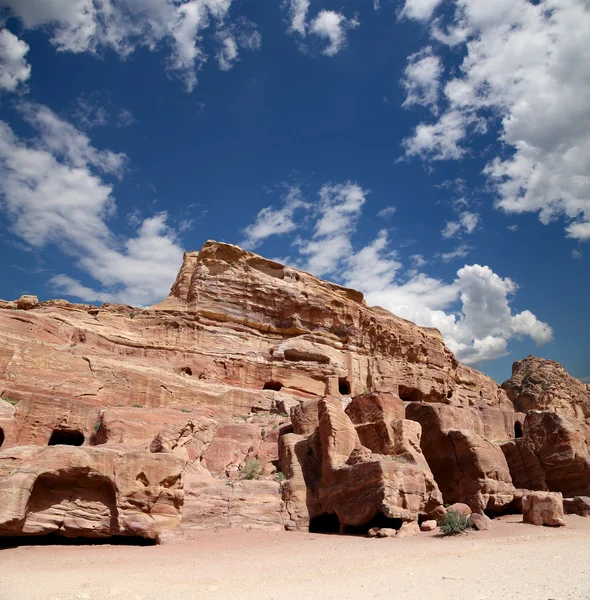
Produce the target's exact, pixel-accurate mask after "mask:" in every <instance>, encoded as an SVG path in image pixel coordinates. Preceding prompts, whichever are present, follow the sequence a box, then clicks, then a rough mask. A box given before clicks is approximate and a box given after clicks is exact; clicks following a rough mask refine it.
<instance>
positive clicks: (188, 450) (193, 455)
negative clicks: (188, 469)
mask: <svg viewBox="0 0 590 600" xmlns="http://www.w3.org/2000/svg"><path fill="white" fill-rule="evenodd" d="M216 429H217V423H216V422H215V421H213V420H212V419H205V418H201V419H195V420H190V421H187V422H186V423H182V424H177V425H171V426H170V427H168V428H166V429H164V431H161V432H160V433H158V435H157V436H156V437H155V438H154V440H153V441H152V443H151V444H150V452H163V453H169V454H175V455H176V456H178V457H179V458H181V459H182V460H183V461H184V462H185V463H187V462H191V463H192V462H194V461H195V460H199V459H200V458H201V457H202V456H203V453H204V452H206V450H207V449H208V448H209V445H210V444H211V441H212V440H213V437H214V436H215V431H216Z"/></svg>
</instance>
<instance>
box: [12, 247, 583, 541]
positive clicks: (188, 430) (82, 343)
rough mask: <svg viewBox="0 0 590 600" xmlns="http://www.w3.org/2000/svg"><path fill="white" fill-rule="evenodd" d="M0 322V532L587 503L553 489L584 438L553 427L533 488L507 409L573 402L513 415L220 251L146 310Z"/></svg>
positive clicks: (531, 424)
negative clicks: (553, 493)
mask: <svg viewBox="0 0 590 600" xmlns="http://www.w3.org/2000/svg"><path fill="white" fill-rule="evenodd" d="M0 309H3V310H0V398H1V400H0V446H2V448H1V449H0V478H1V479H2V480H1V481H0V493H3V494H7V496H6V497H9V496H10V494H11V493H13V495H14V498H15V499H18V501H17V500H14V502H12V503H11V504H10V506H9V507H8V508H7V506H8V505H5V506H4V507H3V506H2V504H1V503H0V535H14V534H33V533H48V532H52V531H54V532H57V533H60V534H62V535H87V536H104V535H112V534H115V533H118V534H123V535H142V536H146V537H152V538H156V539H165V538H166V536H182V535H188V534H190V530H191V529H195V528H203V527H216V526H241V527H264V528H285V527H286V528H288V529H293V528H300V529H301V528H303V529H305V528H307V527H309V526H311V527H312V528H313V527H314V523H315V526H316V527H319V528H322V527H325V526H326V525H325V519H327V520H328V522H329V521H330V519H331V518H332V517H334V518H336V519H337V520H338V528H340V529H345V530H346V528H349V529H350V528H353V529H354V528H359V527H360V528H361V529H362V528H363V527H366V526H368V524H369V523H371V522H374V521H375V519H388V520H389V524H390V525H391V522H393V521H395V522H396V523H397V522H398V521H399V523H401V522H402V521H406V522H407V521H413V520H417V519H424V518H427V517H431V516H436V515H439V516H440V514H442V512H444V509H442V502H443V501H444V502H455V501H461V502H466V503H468V504H469V506H470V507H471V509H472V510H474V511H480V512H481V511H484V510H486V511H488V512H490V513H494V512H501V511H502V510H504V509H506V508H509V507H511V506H513V500H514V498H518V497H519V495H518V494H517V493H516V488H515V485H514V483H517V482H518V483H517V486H520V487H523V486H524V485H525V483H526V484H527V485H528V486H529V487H530V486H532V483H531V482H537V488H538V489H541V490H545V489H552V488H551V485H553V482H556V481H557V482H559V481H562V480H563V481H567V482H568V486H569V487H568V486H566V487H567V489H568V490H572V489H575V490H583V489H586V488H585V487H584V485H583V484H582V485H579V486H577V485H570V484H572V481H577V480H578V479H577V478H578V475H579V474H581V475H580V476H581V477H586V476H587V470H586V468H585V467H584V464H585V463H584V460H585V458H584V452H587V447H586V445H585V444H586V440H585V439H584V437H583V436H582V438H580V437H579V436H577V437H576V436H572V435H570V434H567V435H566V433H567V432H569V431H570V429H571V425H569V424H566V425H564V424H563V423H561V422H560V423H559V424H556V425H555V427H554V430H555V431H554V434H555V435H557V436H558V437H560V436H561V437H563V438H564V439H565V440H566V441H565V442H564V443H565V445H566V446H567V448H570V447H571V446H572V444H575V445H576V447H575V450H572V452H573V453H574V454H575V460H574V459H572V461H573V462H571V461H570V463H571V464H570V463H568V462H567V456H569V455H568V452H567V448H566V450H564V451H562V452H561V456H562V459H563V460H562V464H563V465H565V466H564V469H565V471H564V473H562V474H561V475H560V472H559V469H558V470H557V472H556V471H555V469H553V470H551V469H549V466H548V464H547V462H545V463H541V464H540V465H537V464H536V463H535V465H534V468H535V469H540V471H541V473H542V475H543V476H536V475H535V477H536V478H535V477H533V476H532V475H530V473H529V471H530V468H529V471H527V468H525V467H524V466H523V465H522V464H521V463H522V459H519V457H520V456H524V454H523V452H525V451H524V450H522V448H521V446H522V447H523V448H524V444H525V441H523V442H520V441H518V440H515V438H520V437H521V436H523V440H527V439H529V438H530V439H533V438H534V437H535V436H534V435H533V433H534V431H533V430H536V429H535V428H537V429H538V428H539V427H541V426H542V427H544V428H545V429H547V427H551V426H552V425H549V424H548V423H553V421H551V420H549V421H547V419H533V418H532V417H531V418H529V416H528V415H527V418H526V419H525V415H524V414H521V413H520V412H517V411H515V409H514V405H516V407H517V409H518V410H520V409H522V410H523V412H526V411H528V410H529V409H530V408H543V409H546V410H553V409H555V410H557V409H556V408H555V407H557V406H559V410H558V411H557V412H560V411H562V412H563V414H564V416H567V417H568V418H573V419H574V424H575V423H580V422H581V421H579V419H581V418H586V417H587V413H586V412H585V408H584V406H586V404H585V401H579V399H578V397H576V398H573V396H570V397H569V398H568V396H567V394H566V393H561V392H560V393H559V395H558V396H552V398H553V399H552V400H547V401H545V400H542V401H539V402H537V404H535V403H534V402H533V401H531V400H530V399H529V400H526V402H525V401H524V400H522V397H523V392H522V391H521V390H522V389H523V385H524V386H525V387H526V385H528V384H524V383H522V381H524V380H523V379H522V378H521V380H519V382H516V383H515V382H514V381H513V380H514V377H513V380H511V381H513V384H510V385H507V384H508V382H507V384H505V386H504V387H505V389H503V388H501V387H500V386H498V385H497V384H496V383H495V382H494V381H493V380H491V379H490V378H489V377H487V376H485V375H483V374H482V373H479V372H478V371H476V370H474V369H471V368H469V367H467V366H465V365H462V364H461V363H459V362H458V361H457V360H456V359H455V357H454V356H453V354H452V353H451V352H450V351H449V350H448V349H447V348H446V347H445V345H444V343H443V340H442V338H441V335H440V333H439V332H438V331H436V330H434V329H428V328H422V327H418V326H416V325H414V324H413V323H410V322H408V321H405V320H403V319H400V318H398V317H396V316H394V315H392V314H391V313H389V312H387V311H385V310H384V309H382V308H379V307H373V308H371V307H369V306H367V305H366V303H365V301H364V298H363V295H362V294H361V293H360V292H358V291H355V290H350V289H346V288H343V287H341V286H338V285H335V284H332V283H329V282H325V281H321V280H319V279H317V278H315V277H313V276H311V275H309V274H308V273H304V272H301V271H296V270H294V269H291V268H289V267H285V266H283V265H281V264H278V263H276V262H273V261H269V260H267V259H264V258H262V257H260V256H257V255H255V254H253V253H250V252H245V251H243V250H241V249H240V248H238V247H236V246H231V245H228V244H220V243H216V242H207V243H206V244H205V245H204V246H203V248H202V249H201V251H199V252H190V253H186V254H185V257H184V261H183V265H182V267H181V269H180V272H179V275H178V277H177V279H176V281H175V283H174V285H173V287H172V290H171V293H170V295H169V297H168V298H167V299H165V300H164V301H163V302H161V303H159V304H156V305H154V306H152V307H151V308H149V309H143V310H142V309H137V308H133V307H129V306H122V305H109V304H104V305H102V306H101V307H100V308H98V307H95V306H92V305H85V304H71V303H69V302H66V301H64V300H52V301H48V302H42V303H38V302H37V300H36V298H35V297H33V296H28V297H23V298H21V300H19V301H18V302H2V301H0ZM527 360H528V359H527ZM558 375H559V377H558V376H557V375H556V376H554V377H553V381H555V382H557V381H558V380H559V381H560V382H561V381H562V380H563V377H561V376H562V374H561V373H558ZM560 377H561V379H560ZM527 381H529V380H527ZM578 383H579V382H578ZM569 385H570V384H567V385H566V387H567V386H569ZM580 385H582V384H580ZM519 386H520V387H519ZM554 387H556V389H557V388H558V389H559V390H561V389H562V387H563V385H562V383H555V384H554ZM570 387H571V386H570ZM541 388H543V386H541ZM527 389H528V388H527ZM568 389H569V388H568ZM505 390H507V391H508V394H507V393H506V391H505ZM586 392H587V389H586ZM527 394H528V392H526V390H525V392H524V396H526V397H527V398H529V397H530V394H528V395H527ZM509 396H510V397H509ZM555 398H558V400H555ZM351 399H353V400H352V402H351ZM513 402H514V405H513ZM531 402H533V404H531ZM345 407H347V408H346V410H344V408H345ZM576 419H578V420H576ZM568 423H569V421H568ZM541 424H542V425H541ZM584 426H585V424H584ZM568 428H570V429H568ZM523 430H524V434H523ZM555 432H556V433H555ZM560 432H565V433H560ZM564 436H565V437H564ZM568 436H569V437H568ZM560 439H561V438H560ZM511 440H513V441H511ZM568 440H571V441H570V442H568ZM527 443H528V442H527ZM510 444H513V446H514V448H512V446H510ZM568 444H569V446H568ZM68 445H69V446H83V448H81V449H67V448H66V449H64V446H68ZM47 446H49V447H47ZM529 446H530V444H529ZM529 446H527V448H529ZM41 447H45V448H41ZM41 450H42V452H41ZM531 452H533V453H534V449H532V450H531ZM544 452H545V454H547V451H546V450H545V451H544ZM162 454H164V455H166V454H169V455H172V456H171V457H170V458H171V459H172V458H173V459H174V460H168V459H160V458H158V456H160V455H162ZM564 456H565V457H566V458H563V457H564ZM519 460H520V462H519ZM527 460H528V459H527ZM154 461H155V462H154ZM529 462H530V461H529ZM527 464H528V463H527ZM138 465H139V466H141V465H152V466H150V467H149V469H148V467H147V466H146V467H145V468H143V467H142V468H141V469H139V470H138ZM178 465H180V479H178V478H177V477H176V475H175V474H176V473H177V470H178ZM572 465H573V466H572ZM23 469H25V470H26V471H27V472H28V473H29V475H30V476H29V479H27V480H26V481H24V480H23V479H22V475H21V473H22V472H23ZM146 469H148V470H149V472H148V470H146ZM547 469H549V470H550V471H551V472H550V473H549V472H547ZM535 473H536V472H535ZM572 473H573V475H572ZM537 475H538V474H537ZM122 477H123V478H127V479H129V481H126V482H125V485H123V484H121V483H118V482H120V481H121V478H122ZM285 477H286V481H283V479H284V478H285ZM513 479H514V481H513ZM74 480H75V481H76V482H77V483H76V489H77V490H79V494H78V497H77V498H78V500H76V499H73V500H72V499H71V498H70V499H69V500H68V502H70V504H67V503H65V504H64V500H63V498H62V497H61V496H60V493H61V492H60V490H63V489H66V488H67V487H68V485H69V483H71V482H72V481H74ZM125 486H127V487H125ZM537 488H533V489H537ZM11 490H12V492H11ZM117 490H128V491H124V492H118V491H117ZM557 491H561V490H557ZM576 493H577V492H576ZM152 496H154V497H158V498H159V497H162V499H163V500H162V501H159V502H160V504H157V503H156V504H153V503H152V502H151V501H150V498H152ZM165 498H170V500H169V501H168V500H166V501H164V499H165ZM361 499H362V500H361ZM15 502H16V503H15ZM162 502H163V504H162ZM66 504H67V506H68V507H69V508H67V509H66V508H64V506H66ZM39 506H41V507H42V509H39V508H38V507H39ZM60 506H61V508H59V507H60ZM31 507H33V508H34V510H33V509H32V508H31ZM60 511H61V512H60ZM64 511H65V513H67V514H73V515H75V519H74V521H72V520H71V519H70V520H68V519H65V520H61V521H60V519H59V515H60V514H63V513H64ZM150 511H155V512H154V514H153V515H152V516H154V517H155V516H156V515H160V514H161V515H162V516H161V517H157V519H155V520H154V519H152V517H149V518H147V519H146V518H145V516H146V515H150V514H151V513H150ZM158 519H159V520H158ZM392 520H393V521H392ZM155 521H157V523H158V525H157V526H155V525H154V523H155ZM92 523H95V525H96V526H91V524H92ZM107 523H108V524H107ZM130 523H132V524H135V525H134V526H131V525H129V524H130ZM318 523H319V525H318ZM322 523H323V524H322ZM399 523H398V525H399ZM332 526H333V523H332V525H330V527H332Z"/></svg>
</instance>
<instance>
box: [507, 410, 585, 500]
mask: <svg viewBox="0 0 590 600" xmlns="http://www.w3.org/2000/svg"><path fill="white" fill-rule="evenodd" d="M588 430H589V427H588V426H587V425H586V424H585V423H584V422H580V421H577V420H575V419H572V418H571V417H567V416H561V415H559V414H558V413H555V412H548V411H536V410H533V411H530V412H529V413H528V414H527V416H526V419H525V421H524V431H523V436H522V438H520V439H516V440H514V441H512V442H509V443H505V444H502V450H503V451H504V454H505V455H506V458H507V462H508V466H509V468H510V472H511V474H512V479H513V481H514V483H515V485H516V486H517V487H520V488H524V489H530V490H541V491H542V490H551V491H555V492H562V493H563V494H564V495H565V496H567V497H569V496H577V495H581V496H583V495H590V452H589V447H588V443H587V441H586V440H587V439H589V431H588Z"/></svg>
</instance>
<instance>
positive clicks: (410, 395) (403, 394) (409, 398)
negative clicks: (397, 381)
mask: <svg viewBox="0 0 590 600" xmlns="http://www.w3.org/2000/svg"><path fill="white" fill-rule="evenodd" d="M399 397H400V398H401V399H402V400H403V401H404V402H422V397H423V394H422V392H421V391H420V390H419V389H418V388H413V387H406V386H405V385H400V386H399Z"/></svg>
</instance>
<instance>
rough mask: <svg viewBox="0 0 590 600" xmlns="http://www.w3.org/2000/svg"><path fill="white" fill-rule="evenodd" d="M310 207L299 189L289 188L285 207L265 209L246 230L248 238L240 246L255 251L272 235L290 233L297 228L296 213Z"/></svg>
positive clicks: (285, 195) (284, 200)
mask: <svg viewBox="0 0 590 600" xmlns="http://www.w3.org/2000/svg"><path fill="white" fill-rule="evenodd" d="M309 206H310V205H309V204H308V203H306V202H304V200H303V196H302V194H301V190H300V189H299V188H298V187H296V186H291V187H288V188H287V192H286V193H285V194H284V195H283V206H282V207H281V208H279V209H274V208H272V207H271V206H267V207H265V208H263V209H262V210H261V211H260V212H259V213H258V215H257V216H256V221H255V222H254V223H253V224H252V225H248V227H246V228H245V229H244V234H245V235H246V237H245V238H244V240H243V241H242V242H241V243H240V245H241V246H242V247H243V248H246V249H247V250H253V249H254V248H256V247H257V246H258V245H259V244H260V243H261V242H263V241H264V240H265V239H266V238H268V237H270V236H271V235H280V234H283V233H290V232H291V231H293V230H294V229H296V228H297V224H296V223H295V221H294V216H295V211H297V210H298V209H307V208H309Z"/></svg>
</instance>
